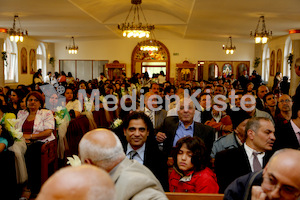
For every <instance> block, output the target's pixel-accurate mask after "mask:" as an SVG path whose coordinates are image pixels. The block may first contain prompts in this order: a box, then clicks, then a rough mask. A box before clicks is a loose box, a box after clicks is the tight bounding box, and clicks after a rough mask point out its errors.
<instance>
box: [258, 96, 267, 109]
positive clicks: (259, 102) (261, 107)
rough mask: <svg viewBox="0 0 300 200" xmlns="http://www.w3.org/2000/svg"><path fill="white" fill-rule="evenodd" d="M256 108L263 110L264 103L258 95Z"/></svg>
mask: <svg viewBox="0 0 300 200" xmlns="http://www.w3.org/2000/svg"><path fill="white" fill-rule="evenodd" d="M256 108H257V109H258V110H264V109H265V105H264V104H263V103H262V101H261V100H260V98H259V97H257V98H256Z"/></svg>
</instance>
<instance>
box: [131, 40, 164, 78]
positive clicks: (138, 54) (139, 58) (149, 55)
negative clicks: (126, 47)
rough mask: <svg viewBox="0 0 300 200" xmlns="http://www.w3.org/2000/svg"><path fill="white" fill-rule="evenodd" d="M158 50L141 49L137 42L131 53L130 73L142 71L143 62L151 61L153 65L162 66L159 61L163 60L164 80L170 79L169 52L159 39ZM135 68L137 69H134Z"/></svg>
mask: <svg viewBox="0 0 300 200" xmlns="http://www.w3.org/2000/svg"><path fill="white" fill-rule="evenodd" d="M156 42H157V43H158V44H159V46H160V47H159V49H158V51H141V50H140V43H138V44H137V45H136V46H135V48H134V49H133V51H132V55H131V73H132V74H133V73H142V66H143V62H146V63H150V62H151V63H153V65H152V66H153V67H162V66H163V65H161V63H163V62H165V67H166V80H169V79H170V53H169V50H168V49H167V47H166V46H165V45H164V44H163V43H161V42H160V41H157V40H156ZM155 63H157V64H155ZM136 69H137V70H136Z"/></svg>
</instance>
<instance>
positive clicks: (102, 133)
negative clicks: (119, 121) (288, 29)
mask: <svg viewBox="0 0 300 200" xmlns="http://www.w3.org/2000/svg"><path fill="white" fill-rule="evenodd" d="M79 156H80V158H81V161H82V162H83V163H89V164H93V165H96V166H98V167H100V168H102V169H104V170H106V171H108V172H109V171H110V170H112V169H113V168H114V167H115V166H116V165H117V164H119V163H120V162H121V161H122V160H123V159H124V158H125V154H124V151H123V147H122V144H121V142H120V140H119V138H118V137H117V136H116V135H115V133H114V132H112V131H110V130H108V129H104V128H99V129H94V130H92V131H90V132H88V133H86V134H85V135H84V136H83V137H82V139H81V141H80V143H79Z"/></svg>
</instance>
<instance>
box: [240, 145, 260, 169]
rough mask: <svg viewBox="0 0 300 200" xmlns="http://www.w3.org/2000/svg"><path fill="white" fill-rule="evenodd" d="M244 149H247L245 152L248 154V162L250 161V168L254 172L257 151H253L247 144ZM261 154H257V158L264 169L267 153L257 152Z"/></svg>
mask: <svg viewBox="0 0 300 200" xmlns="http://www.w3.org/2000/svg"><path fill="white" fill-rule="evenodd" d="M244 147H245V151H246V154H247V156H248V160H249V163H250V166H251V171H252V172H254V170H253V157H254V156H253V152H257V151H255V150H254V149H252V148H251V147H249V146H248V145H247V144H246V142H245V143H244ZM257 153H259V154H257V158H258V161H259V163H260V165H261V168H263V158H264V156H265V152H257Z"/></svg>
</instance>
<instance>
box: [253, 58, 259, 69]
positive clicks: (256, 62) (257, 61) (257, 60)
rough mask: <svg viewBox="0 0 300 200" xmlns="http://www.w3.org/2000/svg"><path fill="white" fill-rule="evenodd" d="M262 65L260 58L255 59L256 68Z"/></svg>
mask: <svg viewBox="0 0 300 200" xmlns="http://www.w3.org/2000/svg"><path fill="white" fill-rule="evenodd" d="M259 64H260V58H259V57H255V60H254V66H253V67H254V68H257V67H258V65H259Z"/></svg>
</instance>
